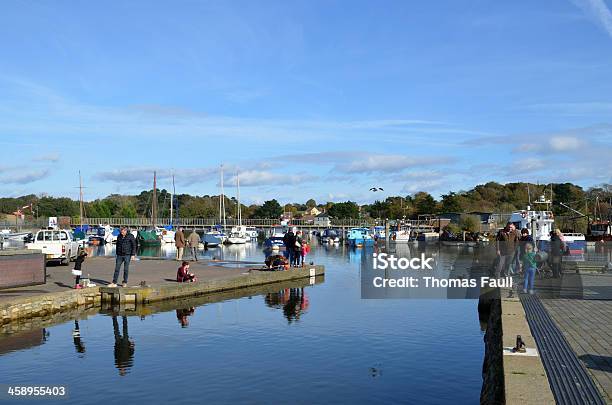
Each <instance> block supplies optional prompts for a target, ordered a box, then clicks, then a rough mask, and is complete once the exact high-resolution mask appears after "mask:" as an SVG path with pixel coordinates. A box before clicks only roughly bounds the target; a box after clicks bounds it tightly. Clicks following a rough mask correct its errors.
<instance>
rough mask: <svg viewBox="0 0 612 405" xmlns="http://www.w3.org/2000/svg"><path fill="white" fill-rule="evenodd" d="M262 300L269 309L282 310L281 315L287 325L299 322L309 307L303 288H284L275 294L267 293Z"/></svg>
mask: <svg viewBox="0 0 612 405" xmlns="http://www.w3.org/2000/svg"><path fill="white" fill-rule="evenodd" d="M264 300H265V302H266V305H267V306H269V307H270V308H278V309H281V308H282V310H283V315H285V318H287V321H288V322H289V323H292V322H294V321H299V320H300V317H301V316H302V314H303V313H305V312H306V311H307V310H308V307H309V306H310V302H309V300H308V295H306V291H304V288H303V287H302V288H285V289H284V290H281V291H279V292H277V293H268V294H266V297H265V298H264Z"/></svg>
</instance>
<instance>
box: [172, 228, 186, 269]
mask: <svg viewBox="0 0 612 405" xmlns="http://www.w3.org/2000/svg"><path fill="white" fill-rule="evenodd" d="M174 246H176V260H178V261H181V260H183V250H184V249H185V234H184V233H183V228H179V229H178V231H176V233H175V234H174Z"/></svg>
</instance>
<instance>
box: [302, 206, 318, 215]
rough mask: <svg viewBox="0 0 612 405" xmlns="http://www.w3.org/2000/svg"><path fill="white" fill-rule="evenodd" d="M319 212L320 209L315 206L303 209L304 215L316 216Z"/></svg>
mask: <svg viewBox="0 0 612 405" xmlns="http://www.w3.org/2000/svg"><path fill="white" fill-rule="evenodd" d="M320 213H321V210H319V209H317V207H312V208H308V209H307V210H306V211H304V216H313V217H316V216H317V215H319V214H320Z"/></svg>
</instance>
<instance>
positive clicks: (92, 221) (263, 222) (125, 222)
mask: <svg viewBox="0 0 612 405" xmlns="http://www.w3.org/2000/svg"><path fill="white" fill-rule="evenodd" d="M83 223H85V224H89V225H105V224H108V225H111V226H130V227H145V226H151V225H152V221H151V218H86V219H83ZM225 223H226V224H227V226H236V225H238V220H237V219H235V218H228V219H227V220H226V222H225ZM288 223H289V224H291V225H295V226H303V227H326V226H328V224H327V223H326V222H324V221H309V220H304V219H293V220H291V221H289V222H288ZM79 224H80V221H72V225H73V226H77V225H79ZM218 224H219V218H175V219H174V220H173V221H170V218H157V219H156V220H155V225H157V226H168V225H174V226H178V225H181V226H185V227H212V226H215V225H218ZM242 225H244V226H254V227H272V226H280V225H281V221H280V220H279V219H273V218H262V219H243V220H242ZM362 225H367V226H373V225H375V221H374V220H372V219H369V220H366V219H332V220H331V226H339V227H349V226H350V227H353V226H362Z"/></svg>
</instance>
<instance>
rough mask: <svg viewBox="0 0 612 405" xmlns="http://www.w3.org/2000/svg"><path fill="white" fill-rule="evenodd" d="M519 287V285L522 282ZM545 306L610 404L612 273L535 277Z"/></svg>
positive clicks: (611, 378) (611, 389)
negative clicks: (554, 277) (538, 278)
mask: <svg viewBox="0 0 612 405" xmlns="http://www.w3.org/2000/svg"><path fill="white" fill-rule="evenodd" d="M521 288H522V285H521ZM536 291H537V294H538V296H539V297H540V299H541V302H542V304H543V305H544V308H546V311H547V312H548V313H549V314H550V316H551V317H552V319H553V320H554V322H555V324H556V325H557V326H558V327H559V329H560V330H561V332H562V333H563V335H564V337H565V338H566V340H567V341H568V343H569V344H570V346H571V347H572V349H573V351H574V352H575V353H576V355H577V356H578V358H579V359H580V361H581V362H582V364H583V365H584V366H585V367H586V368H587V370H588V371H589V373H590V374H591V376H592V377H593V379H594V381H595V383H596V385H597V386H598V389H599V390H600V391H601V394H602V396H603V397H604V398H605V399H606V401H607V402H608V403H610V404H612V274H576V273H575V272H566V273H564V274H563V277H562V278H561V279H551V278H546V279H542V280H536Z"/></svg>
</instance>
